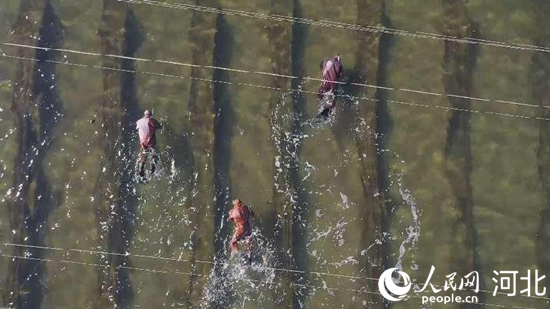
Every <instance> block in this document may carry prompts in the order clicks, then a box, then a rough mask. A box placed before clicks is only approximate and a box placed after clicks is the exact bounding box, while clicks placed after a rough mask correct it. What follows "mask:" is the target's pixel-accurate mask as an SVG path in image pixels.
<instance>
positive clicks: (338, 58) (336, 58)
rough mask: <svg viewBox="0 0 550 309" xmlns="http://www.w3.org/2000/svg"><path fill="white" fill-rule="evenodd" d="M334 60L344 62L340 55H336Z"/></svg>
mask: <svg viewBox="0 0 550 309" xmlns="http://www.w3.org/2000/svg"><path fill="white" fill-rule="evenodd" d="M332 59H333V60H336V61H338V62H341V61H342V57H340V54H336V55H334V57H332Z"/></svg>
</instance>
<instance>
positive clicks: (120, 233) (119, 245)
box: [107, 10, 144, 308]
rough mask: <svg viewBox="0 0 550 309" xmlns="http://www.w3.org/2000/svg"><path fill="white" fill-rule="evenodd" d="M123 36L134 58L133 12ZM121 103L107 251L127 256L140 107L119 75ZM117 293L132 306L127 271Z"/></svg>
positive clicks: (117, 259) (131, 77) (127, 79)
mask: <svg viewBox="0 0 550 309" xmlns="http://www.w3.org/2000/svg"><path fill="white" fill-rule="evenodd" d="M124 28H125V36H124V45H123V49H122V54H123V56H126V57H136V56H137V53H138V50H139V48H140V47H141V45H142V43H143V40H144V36H143V30H142V26H141V24H140V23H139V21H138V20H137V17H136V15H135V14H134V12H133V11H132V10H128V12H127V14H126V22H125V25H124ZM121 69H123V70H135V61H134V60H131V59H123V60H122V61H121ZM120 84H121V93H120V94H121V99H122V102H123V109H124V113H123V116H122V141H121V142H122V143H121V145H122V147H121V150H122V156H123V159H122V162H123V164H122V166H121V167H120V178H119V181H120V187H119V190H120V191H119V192H120V193H119V194H120V196H119V198H118V200H117V208H116V212H117V215H115V216H114V217H113V222H112V228H111V231H110V234H109V241H108V245H107V246H108V250H109V252H117V253H126V252H130V250H131V249H130V248H131V244H132V239H133V236H134V226H135V223H136V222H135V221H136V208H137V206H138V199H137V195H136V194H135V181H134V177H135V169H134V168H135V166H134V164H132V163H133V158H134V147H133V145H135V141H134V138H133V137H134V134H133V133H134V131H135V121H136V119H139V118H140V117H139V116H140V111H139V104H138V98H137V83H136V75H135V74H120ZM109 259H111V261H110V265H112V266H122V265H124V266H130V265H131V264H130V259H129V257H127V256H116V255H111V256H110V257H109ZM115 272H116V279H115V280H117V284H116V291H115V293H114V295H115V303H116V304H117V305H118V307H119V308H130V307H131V306H132V299H133V291H132V284H131V282H130V272H129V270H128V269H123V268H122V269H121V268H119V269H116V270H115Z"/></svg>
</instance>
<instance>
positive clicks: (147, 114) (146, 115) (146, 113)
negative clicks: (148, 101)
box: [143, 109, 153, 118]
mask: <svg viewBox="0 0 550 309" xmlns="http://www.w3.org/2000/svg"><path fill="white" fill-rule="evenodd" d="M143 116H145V117H147V118H150V117H151V116H153V114H151V112H150V111H149V110H148V109H146V110H145V112H143Z"/></svg>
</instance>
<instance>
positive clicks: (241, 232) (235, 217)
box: [228, 204, 254, 251]
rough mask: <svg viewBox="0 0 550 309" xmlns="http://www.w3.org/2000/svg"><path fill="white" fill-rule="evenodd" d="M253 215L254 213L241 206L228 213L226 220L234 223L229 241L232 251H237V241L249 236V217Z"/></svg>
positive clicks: (250, 230)
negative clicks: (233, 229)
mask: <svg viewBox="0 0 550 309" xmlns="http://www.w3.org/2000/svg"><path fill="white" fill-rule="evenodd" d="M253 215H254V212H253V211H252V210H250V208H248V206H246V205H243V204H238V205H236V206H234V207H233V209H231V210H230V211H229V219H228V220H231V221H233V222H235V234H234V235H233V239H231V248H232V249H233V251H237V250H238V246H237V242H238V241H239V240H242V239H245V237H248V236H251V234H252V229H251V228H250V217H251V216H253ZM249 250H250V247H249Z"/></svg>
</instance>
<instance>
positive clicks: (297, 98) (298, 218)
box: [290, 0, 309, 308]
mask: <svg viewBox="0 0 550 309" xmlns="http://www.w3.org/2000/svg"><path fill="white" fill-rule="evenodd" d="M292 15H293V17H295V18H302V17H303V13H302V5H301V0H293V14H292ZM306 38H307V26H306V25H304V24H301V23H293V24H292V51H291V59H292V68H291V71H292V73H291V75H292V76H298V77H299V78H296V79H292V82H291V87H292V89H293V90H298V89H299V87H300V85H301V83H302V81H303V76H304V70H305V69H304V59H305V51H306V41H307V40H306ZM293 112H294V124H293V128H292V134H293V136H301V135H302V134H303V131H304V128H303V127H302V126H303V124H304V123H305V121H304V120H305V119H306V99H305V97H304V94H303V93H302V92H295V94H294V96H293ZM294 145H295V147H296V149H295V151H294V153H295V154H296V157H295V158H293V162H292V163H291V169H290V181H291V183H292V186H293V191H294V192H295V194H296V205H295V209H294V212H293V220H292V222H293V224H292V256H293V258H294V263H295V267H296V269H298V270H301V271H307V265H308V261H307V256H308V255H307V251H306V245H307V244H306V240H307V231H306V230H305V228H304V226H305V225H307V224H306V222H303V221H304V218H307V217H308V209H309V207H308V204H309V203H308V199H307V192H306V191H305V187H304V186H303V184H302V181H301V177H300V162H299V157H300V152H301V144H300V143H298V144H294ZM292 281H293V283H296V284H306V283H307V278H306V276H305V275H304V274H300V273H295V274H293V280H292ZM306 292H307V291H305V292H303V290H300V289H299V288H296V289H295V290H294V296H293V307H294V308H301V307H302V304H304V303H305V298H306V297H307V295H306Z"/></svg>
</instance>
